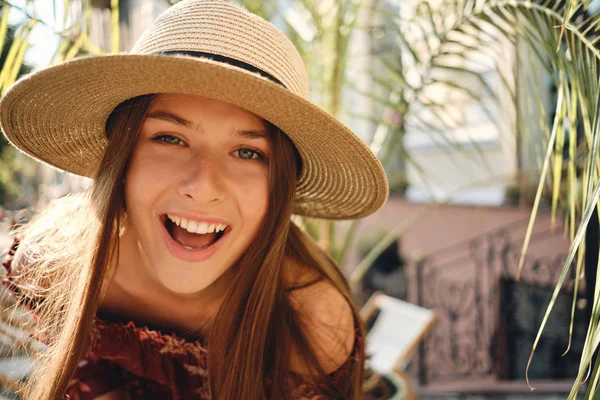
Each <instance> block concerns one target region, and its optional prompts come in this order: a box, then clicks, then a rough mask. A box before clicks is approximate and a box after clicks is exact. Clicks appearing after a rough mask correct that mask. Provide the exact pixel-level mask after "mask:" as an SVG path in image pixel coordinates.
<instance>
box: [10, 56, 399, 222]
mask: <svg viewBox="0 0 600 400" xmlns="http://www.w3.org/2000/svg"><path fill="white" fill-rule="evenodd" d="M151 93H181V94H191V95H199V96H204V97H208V98H212V99H216V100H220V101H224V102H227V103H230V104H233V105H236V106H238V107H240V108H242V109H245V110H247V111H250V112H252V113H254V114H256V115H258V116H259V117H261V118H264V119H265V120H267V121H269V122H271V123H272V124H274V125H275V126H277V127H278V128H280V129H281V130H282V131H283V132H284V133H286V134H287V135H288V136H289V137H290V138H291V139H292V141H293V142H294V144H295V146H296V148H297V149H298V152H299V153H300V157H301V158H302V172H301V175H300V177H299V180H298V183H297V190H296V201H295V207H294V213H295V214H299V215H304V216H310V217H319V218H328V219H353V218H360V217H364V216H366V215H369V214H371V213H372V212H374V211H376V210H377V209H379V208H380V207H381V206H382V205H383V204H384V203H385V201H386V199H387V197H388V185H387V179H386V176H385V172H384V170H383V168H382V166H381V164H380V162H379V161H378V160H377V158H376V157H375V156H374V154H373V153H372V152H371V151H370V150H369V148H368V147H367V146H366V145H365V144H364V143H363V142H362V141H361V140H360V139H359V138H358V137H356V135H354V133H352V132H351V131H350V130H349V129H348V128H346V127H345V126H344V125H343V124H341V123H340V122H339V121H337V120H336V119H335V118H334V117H332V116H331V115H329V114H328V113H327V112H325V111H323V110H321V109H320V108H318V107H317V106H315V105H313V104H312V103H310V102H309V101H307V100H305V99H303V98H302V97H300V96H297V95H295V94H293V93H291V92H290V91H289V90H287V89H286V88H284V87H282V86H280V85H278V84H277V83H274V82H272V81H270V80H269V79H267V78H264V77H262V76H260V75H258V74H255V73H252V72H249V71H246V70H244V69H241V68H238V67H235V66H231V65H227V64H224V63H220V62H217V61H213V60H210V59H206V58H196V57H190V56H165V55H136V54H117V55H106V56H100V57H91V58H83V59H78V60H73V61H69V62H65V63H63V64H59V65H56V66H53V67H49V68H47V69H45V70H42V71H39V72H37V73H34V74H31V75H28V76H25V77H24V78H22V79H21V80H19V81H18V82H17V83H15V84H14V85H13V86H12V87H11V88H10V89H9V90H8V91H7V92H6V94H5V95H4V97H3V98H2V99H1V100H0V126H1V128H2V131H3V132H4V134H5V136H6V137H7V139H8V140H9V141H10V142H11V143H12V144H13V145H15V146H16V147H17V148H18V149H20V150H21V151H23V152H24V153H26V154H27V155H29V156H31V157H33V158H35V159H37V160H39V161H41V162H43V163H45V164H48V165H50V166H52V167H54V168H57V169H59V170H64V171H68V172H71V173H74V174H77V175H82V176H87V177H93V176H94V175H95V173H96V171H97V170H98V167H99V165H100V161H101V160H102V157H103V155H104V151H105V149H106V147H107V145H108V140H107V138H106V135H105V131H104V129H105V124H106V120H107V118H108V116H109V115H110V113H111V112H112V111H113V110H114V108H115V107H116V106H117V105H118V104H120V103H121V102H123V101H125V100H126V99H129V98H132V97H135V96H139V95H144V94H151Z"/></svg>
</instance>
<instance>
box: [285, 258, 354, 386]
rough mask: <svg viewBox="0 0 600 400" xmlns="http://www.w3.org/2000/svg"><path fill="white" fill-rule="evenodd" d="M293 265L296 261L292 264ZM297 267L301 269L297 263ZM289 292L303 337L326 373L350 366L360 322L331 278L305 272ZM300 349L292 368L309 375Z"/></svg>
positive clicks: (293, 359) (296, 352) (292, 360)
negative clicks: (346, 365)
mask: <svg viewBox="0 0 600 400" xmlns="http://www.w3.org/2000/svg"><path fill="white" fill-rule="evenodd" d="M291 263H292V264H294V263H295V261H291ZM295 267H296V268H300V267H299V266H298V265H297V263H296V265H295ZM300 276H303V278H301V279H299V280H297V283H296V284H295V285H294V289H293V290H290V291H289V292H288V296H289V300H290V304H291V306H292V307H293V308H294V310H295V311H296V312H298V315H299V316H300V318H301V322H302V325H303V334H304V336H305V337H306V340H307V341H308V344H309V345H310V346H311V347H312V348H313V349H314V351H315V354H316V356H317V359H318V361H319V363H320V365H321V367H322V368H323V370H324V371H325V373H328V374H329V373H332V372H334V371H336V370H338V369H339V368H340V367H342V366H343V365H344V364H346V363H347V362H348V361H349V360H350V359H351V358H352V355H353V354H354V353H355V352H356V351H357V345H356V344H357V340H358V339H360V338H359V337H357V336H358V335H359V334H360V330H359V329H357V327H358V321H356V320H355V317H354V313H353V312H352V308H351V306H350V304H349V303H348V301H347V300H346V298H345V297H344V295H343V294H342V293H341V292H340V291H339V290H338V289H337V288H336V287H335V286H334V285H333V284H332V283H331V282H329V281H328V280H327V279H324V278H322V276H320V275H318V274H316V273H304V274H302V275H300ZM301 360H302V357H301V352H300V350H299V349H293V351H292V354H291V360H290V363H291V366H290V367H291V369H292V371H294V372H298V373H308V372H309V371H306V368H305V367H304V364H303V362H302V361H301Z"/></svg>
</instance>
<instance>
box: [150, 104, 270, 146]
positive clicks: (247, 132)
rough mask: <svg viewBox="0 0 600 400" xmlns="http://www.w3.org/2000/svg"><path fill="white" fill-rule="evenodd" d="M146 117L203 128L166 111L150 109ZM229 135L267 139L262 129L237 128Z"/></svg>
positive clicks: (195, 128)
mask: <svg viewBox="0 0 600 400" xmlns="http://www.w3.org/2000/svg"><path fill="white" fill-rule="evenodd" d="M146 118H152V119H160V120H163V121H167V122H172V123H174V124H177V125H181V126H184V127H186V128H189V129H194V130H196V131H198V132H202V131H203V129H202V127H201V126H200V125H198V126H195V125H194V124H193V123H192V122H190V121H188V120H187V119H185V118H183V117H180V116H178V115H175V114H173V113H170V112H168V111H160V110H156V111H152V112H150V113H149V114H148V115H147V116H146ZM231 136H237V137H243V138H245V139H265V140H266V139H267V132H266V131H264V130H262V129H237V130H233V131H232V132H231Z"/></svg>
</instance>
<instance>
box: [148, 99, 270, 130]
mask: <svg viewBox="0 0 600 400" xmlns="http://www.w3.org/2000/svg"><path fill="white" fill-rule="evenodd" d="M153 112H154V113H155V112H168V113H170V114H173V115H175V116H178V117H180V118H181V119H182V120H183V121H187V122H190V123H193V122H194V121H196V120H198V119H202V118H207V117H218V118H220V119H226V120H234V121H235V122H239V123H243V124H245V125H248V128H255V129H258V128H262V129H265V128H266V123H265V121H264V120H263V119H262V118H260V117H259V116H257V115H255V114H253V113H251V112H250V111H247V110H244V109H242V108H240V107H237V106H235V105H233V104H230V103H226V102H223V101H220V100H215V99H210V98H207V97H202V96H196V95H189V94H179V93H160V94H157V95H155V96H154V98H153V100H152V103H151V104H150V108H149V110H148V114H149V115H151V114H152V113H153ZM183 121H182V122H183Z"/></svg>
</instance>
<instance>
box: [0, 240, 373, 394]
mask: <svg viewBox="0 0 600 400" xmlns="http://www.w3.org/2000/svg"><path fill="white" fill-rule="evenodd" d="M18 244H19V239H18V238H15V240H14V242H13V245H12V246H11V248H10V249H9V252H8V255H7V257H6V259H5V260H4V262H3V263H2V265H3V266H4V268H5V269H6V278H5V279H4V280H3V284H4V285H5V286H6V287H7V288H8V289H9V290H10V291H11V292H12V293H13V294H14V295H15V296H16V297H17V299H18V300H20V301H21V302H23V303H26V299H24V298H22V297H20V296H19V295H18V287H17V286H16V285H14V284H13V283H12V281H11V263H12V259H13V256H14V254H15V251H16V249H17V247H18ZM90 337H91V340H90V345H89V346H88V349H87V350H86V352H85V354H86V356H85V357H84V358H83V359H82V361H81V362H80V363H79V365H78V368H77V371H76V373H75V376H74V378H73V379H72V381H71V383H70V385H69V388H68V390H67V394H66V396H65V399H71V400H92V399H94V398H96V397H97V396H100V395H102V394H106V393H110V392H114V391H118V392H119V393H121V394H122V395H123V396H124V398H126V399H165V400H184V399H185V400H188V399H189V400H191V399H194V400H196V399H198V400H203V399H209V398H210V397H209V394H208V384H207V383H208V370H207V349H206V348H205V347H203V345H202V344H201V343H200V342H199V341H191V340H188V339H186V338H183V337H180V336H178V335H177V334H174V333H172V334H167V333H162V332H159V331H156V330H151V329H149V328H148V327H146V326H137V325H135V324H134V323H133V322H132V321H129V322H126V323H125V322H122V321H111V320H109V319H107V318H101V317H99V316H98V315H96V317H95V318H94V323H93V326H92V331H91V335H90ZM361 341H362V337H361V336H360V330H359V329H358V327H357V329H356V335H355V341H354V349H353V350H352V352H351V354H350V356H349V357H348V359H346V361H345V362H344V363H343V364H342V365H341V366H340V367H339V368H338V369H337V370H336V371H334V372H332V373H331V374H330V375H329V376H330V378H332V381H333V382H334V383H335V385H336V386H337V387H339V388H340V391H341V392H345V391H346V390H344V389H345V388H347V387H349V386H351V382H349V381H348V380H349V379H350V371H351V369H352V367H353V366H354V364H355V363H356V362H358V360H359V359H360V357H359V355H358V349H359V348H360V345H361ZM265 386H267V389H268V382H265ZM321 393H322V391H321V390H320V389H319V383H317V382H315V381H314V380H313V379H310V378H308V377H306V376H302V375H299V374H294V373H291V375H290V382H289V383H288V385H287V389H286V396H285V398H286V399H303V400H325V399H327V398H328V397H326V396H324V395H323V394H321Z"/></svg>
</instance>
